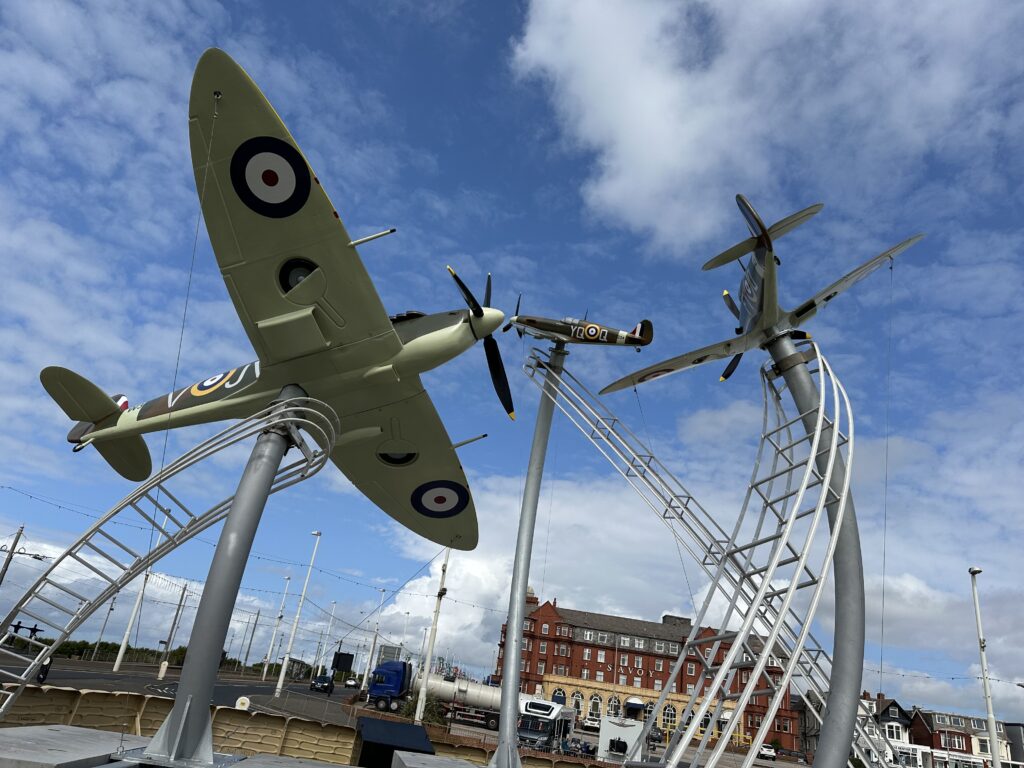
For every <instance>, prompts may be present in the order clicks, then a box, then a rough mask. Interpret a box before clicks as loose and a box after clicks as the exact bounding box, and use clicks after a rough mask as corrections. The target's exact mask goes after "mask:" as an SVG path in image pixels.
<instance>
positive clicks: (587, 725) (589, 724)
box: [580, 717, 601, 731]
mask: <svg viewBox="0 0 1024 768" xmlns="http://www.w3.org/2000/svg"><path fill="white" fill-rule="evenodd" d="M580 728H582V729H583V730H584V731H600V730H601V718H600V717H588V718H586V719H585V720H584V721H583V725H581V726H580Z"/></svg>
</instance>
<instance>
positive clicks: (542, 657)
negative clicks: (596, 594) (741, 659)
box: [492, 591, 798, 749]
mask: <svg viewBox="0 0 1024 768" xmlns="http://www.w3.org/2000/svg"><path fill="white" fill-rule="evenodd" d="M691 629H692V623H691V621H690V620H689V619H687V618H684V617H681V616H672V615H668V614H666V615H665V616H663V617H662V620H661V621H660V622H654V621H643V620H640V619H630V618H626V617H622V616H611V615H607V614H601V613H593V612H590V611H579V610H575V609H569V608H564V607H559V606H558V601H557V600H556V599H553V600H550V601H546V602H544V603H541V602H540V600H539V599H538V598H537V596H536V595H534V594H533V592H532V591H530V592H528V594H527V598H526V619H525V620H524V623H523V647H522V649H521V651H520V669H521V683H520V690H521V691H522V692H523V693H527V694H529V695H536V696H542V697H544V698H547V699H550V698H552V696H553V695H556V694H558V693H563V694H565V699H566V703H568V704H570V705H572V706H575V707H576V709H577V712H578V713H579V714H580V716H581V717H587V716H588V715H590V714H600V715H616V714H618V713H619V712H620V711H622V709H623V708H624V707H626V706H627V703H628V704H629V705H631V706H640V707H643V708H644V710H645V711H646V712H649V711H650V710H651V709H652V708H653V706H654V703H655V702H656V701H657V698H658V696H659V695H660V694H661V692H662V691H663V690H665V689H668V691H669V698H668V700H667V704H666V707H665V708H664V711H663V712H662V713H661V715H660V718H659V722H658V724H659V725H662V726H664V727H665V729H666V730H667V731H671V730H672V729H674V728H675V726H676V725H678V724H679V723H678V718H679V717H681V715H682V713H683V711H684V710H685V709H686V706H687V704H688V703H689V701H690V700H691V698H692V697H698V699H699V698H700V697H702V696H704V695H706V694H707V693H709V691H708V686H704V689H703V690H697V685H698V679H699V676H700V672H701V664H700V663H698V660H697V658H696V657H694V658H693V660H692V661H690V660H684V663H683V667H682V670H681V672H680V675H679V677H678V679H676V680H673V679H672V675H671V671H672V666H673V664H674V663H675V661H676V659H677V658H678V656H679V653H680V650H681V649H682V648H683V646H684V645H685V643H686V638H687V637H688V635H689V634H690V631H691ZM505 630H506V627H505V626H502V628H501V639H500V641H499V643H498V664H497V670H496V673H495V675H494V677H492V680H494V679H497V680H500V676H501V665H502V659H503V658H504V652H505ZM715 632H716V630H713V629H710V628H704V629H702V630H701V635H702V636H710V635H713V634H715ZM728 650H729V646H728V645H727V644H725V643H723V644H722V645H721V646H720V648H719V649H718V654H717V655H718V658H717V659H716V661H718V662H721V660H722V659H723V658H724V656H725V654H726V652H727V651H728ZM707 652H708V653H710V648H708V650H707ZM688 653H689V654H690V655H694V654H696V653H697V649H695V648H690V649H689V651H688ZM709 660H710V659H709ZM766 674H768V675H770V676H773V679H774V680H776V681H777V680H778V679H779V678H780V677H781V674H782V669H781V667H780V666H779V663H778V660H775V659H771V658H770V659H769V664H768V668H767V670H766ZM742 682H743V683H745V682H746V680H743V681H742ZM741 684H742V683H741V681H740V679H739V678H737V680H736V683H735V686H736V688H737V690H738V689H739V687H740V685H741ZM757 698H764V697H755V699H754V700H752V701H751V703H750V704H748V705H747V707H746V709H745V711H744V713H743V720H742V721H741V722H740V724H739V725H738V726H737V729H736V730H737V733H739V734H741V737H742V736H746V737H748V738H749V736H750V735H752V734H753V733H754V732H755V731H756V730H757V728H758V727H760V725H761V723H762V722H763V720H764V717H765V716H766V714H767V712H766V710H767V707H766V706H765V704H764V703H763V702H760V703H759V702H758V701H757ZM786 701H789V696H786ZM728 706H729V703H727V707H728ZM731 713H732V708H731V707H730V708H728V709H727V710H726V712H725V714H724V715H723V718H725V716H726V715H728V717H732V714H731ZM722 725H723V723H721V722H719V723H716V724H711V723H704V724H702V727H715V728H716V729H719V728H721V726H722ZM797 732H798V720H797V715H796V713H795V712H793V711H792V710H790V709H788V708H786V709H780V710H779V711H778V712H777V713H776V715H775V717H774V720H773V723H772V726H771V729H770V731H769V735H768V736H767V738H766V741H768V742H777V743H778V744H779V746H781V747H783V748H785V749H796V748H797V744H796V739H797Z"/></svg>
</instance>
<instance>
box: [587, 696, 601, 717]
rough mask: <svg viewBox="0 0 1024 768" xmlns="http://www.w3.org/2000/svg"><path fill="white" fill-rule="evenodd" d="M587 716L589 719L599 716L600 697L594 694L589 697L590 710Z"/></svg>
mask: <svg viewBox="0 0 1024 768" xmlns="http://www.w3.org/2000/svg"><path fill="white" fill-rule="evenodd" d="M587 714H589V715H590V716H591V717H600V716H601V697H600V696H598V695H597V694H596V693H595V694H594V695H593V696H591V697H590V710H589V712H588V713H587Z"/></svg>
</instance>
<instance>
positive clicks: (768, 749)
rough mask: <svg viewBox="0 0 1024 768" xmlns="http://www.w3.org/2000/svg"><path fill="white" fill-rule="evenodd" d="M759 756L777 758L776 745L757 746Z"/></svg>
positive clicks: (767, 758) (765, 758)
mask: <svg viewBox="0 0 1024 768" xmlns="http://www.w3.org/2000/svg"><path fill="white" fill-rule="evenodd" d="M757 756H758V757H760V758H761V759H762V760H774V759H775V747H773V746H772V745H771V744H762V745H761V746H760V747H758V748H757Z"/></svg>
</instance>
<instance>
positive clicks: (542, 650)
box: [540, 640, 548, 655]
mask: <svg viewBox="0 0 1024 768" xmlns="http://www.w3.org/2000/svg"><path fill="white" fill-rule="evenodd" d="M547 652H548V641H547V640H541V641H540V653H541V655H543V654H545V653H547Z"/></svg>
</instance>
